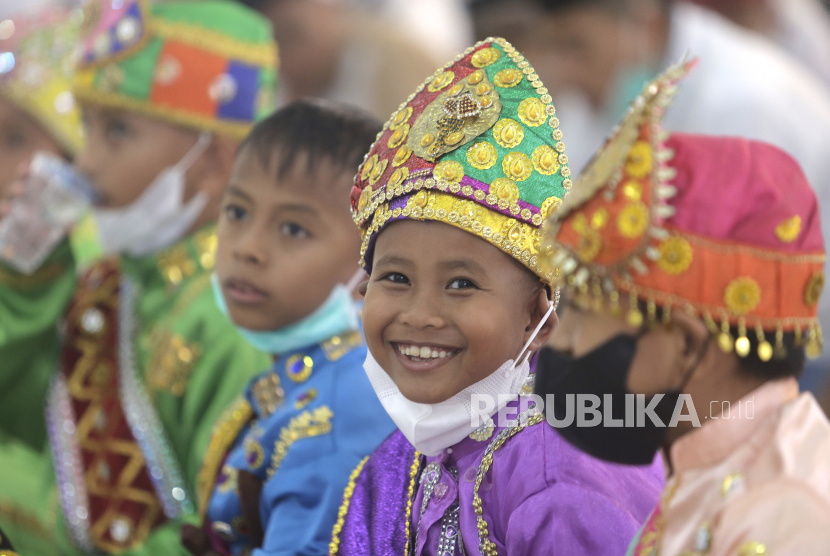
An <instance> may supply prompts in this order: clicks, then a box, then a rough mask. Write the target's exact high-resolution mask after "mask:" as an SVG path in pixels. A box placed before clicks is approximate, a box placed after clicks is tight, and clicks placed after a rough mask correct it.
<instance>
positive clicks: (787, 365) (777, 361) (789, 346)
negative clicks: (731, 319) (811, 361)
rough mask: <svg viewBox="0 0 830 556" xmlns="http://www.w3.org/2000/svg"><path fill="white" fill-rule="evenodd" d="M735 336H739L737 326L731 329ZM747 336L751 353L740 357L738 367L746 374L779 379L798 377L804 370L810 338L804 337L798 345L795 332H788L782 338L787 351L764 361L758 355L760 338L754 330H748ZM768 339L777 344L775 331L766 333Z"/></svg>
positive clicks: (764, 378)
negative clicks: (806, 347) (806, 348)
mask: <svg viewBox="0 0 830 556" xmlns="http://www.w3.org/2000/svg"><path fill="white" fill-rule="evenodd" d="M730 334H732V337H733V338H737V337H738V336H737V335H738V330H737V328H735V327H732V328H731V329H730ZM746 337H747V339H748V340H749V355H747V356H746V357H738V369H739V370H740V371H741V373H743V374H744V375H746V376H748V377H752V378H759V379H763V380H777V379H779V378H788V377H794V378H798V377H800V376H801V373H802V372H803V371H804V363H805V360H806V355H805V349H804V345H805V344H806V343H807V341H808V339H807V338H806V331H805V337H802V339H801V342H800V344H801V345H796V340H795V333H793V332H787V333H785V334H784V336H783V337H782V338H781V343H782V344H783V346H784V350H785V352H782V353H781V355H779V356H778V357H773V358H772V359H770V360H769V361H762V360H761V358H760V357H758V344H759V343H760V342H759V341H758V338H757V336H756V334H755V331H754V330H747V332H746ZM766 341H767V342H769V343H770V344H772V345H773V346H774V345H775V332H767V333H766Z"/></svg>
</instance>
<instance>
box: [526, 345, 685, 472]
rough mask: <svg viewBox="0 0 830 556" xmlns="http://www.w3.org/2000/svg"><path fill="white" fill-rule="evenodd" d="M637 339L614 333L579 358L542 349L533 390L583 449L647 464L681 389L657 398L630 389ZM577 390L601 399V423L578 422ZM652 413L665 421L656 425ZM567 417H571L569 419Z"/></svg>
mask: <svg viewBox="0 0 830 556" xmlns="http://www.w3.org/2000/svg"><path fill="white" fill-rule="evenodd" d="M638 339H639V338H638V337H633V336H627V335H622V336H616V337H614V338H612V339H611V340H609V341H608V342H606V343H605V344H603V345H601V346H600V347H598V348H597V349H595V350H594V351H592V352H590V353H588V354H586V355H584V356H583V357H580V358H578V359H574V358H573V357H570V356H567V355H563V354H561V353H559V352H557V351H555V350H550V349H545V350H543V351H542V352H540V355H539V363H538V366H537V371H536V388H535V393H536V394H537V395H538V396H540V397H541V398H542V399H543V400H545V412H546V414H547V419H548V422H549V423H550V424H551V425H552V426H554V427H555V428H556V429H557V430H558V432H559V434H561V435H562V437H564V438H565V439H566V440H567V441H568V442H570V443H571V444H573V445H574V446H576V447H577V448H579V449H580V450H582V451H583V452H585V453H587V454H590V455H591V456H594V457H596V458H599V459H603V460H606V461H611V462H615V463H624V464H631V465H646V464H649V463H651V462H652V461H653V460H654V456H655V454H656V452H657V450H658V449H659V448H660V447H661V446H662V445H663V442H664V439H665V436H666V432H667V431H668V428H667V426H668V424H669V421H670V420H671V417H672V414H673V413H674V410H675V406H676V405H677V401H678V399H679V397H680V393H681V392H680V391H672V392H666V393H664V394H663V395H662V397H661V398H660V399H659V400H657V399H656V397H657V396H659V395H660V394H655V395H652V396H648V397H646V396H642V395H639V396H635V395H634V394H632V393H631V392H630V391H629V390H628V387H627V380H628V373H629V369H630V367H631V361H632V360H633V359H634V354H635V353H636V352H637V340H638ZM690 374H691V373H690ZM548 394H553V397H552V398H551V397H548V396H547V395H548ZM577 394H589V395H593V396H596V397H597V398H598V399H599V401H600V405H599V406H597V407H596V410H598V411H599V413H600V414H601V415H602V422H601V423H598V424H596V425H595V426H577V425H578V419H577V417H578V414H579V411H578V406H579V403H578V398H577ZM608 395H610V398H609V397H608ZM638 398H639V399H638ZM595 399H596V398H595ZM609 399H610V401H611V407H610V408H609V407H608V404H607V402H608V401H609ZM626 402H627V404H628V405H627V406H626ZM568 406H570V408H569V407H568ZM638 406H639V407H638ZM646 409H649V410H650V411H646ZM609 410H610V411H609ZM569 414H570V415H569ZM651 415H654V416H656V417H657V418H658V419H659V421H661V422H662V423H663V425H664V426H662V427H661V426H658V425H657V424H656V423H655V422H654V421H653V420H652V419H651V418H650V416H651ZM609 416H610V417H611V419H609ZM569 417H572V419H570V423H569V424H568V420H569V419H568V418H569ZM589 421H590V420H589ZM557 422H558V423H557ZM586 424H589V423H586ZM609 424H610V425H611V426H609ZM634 425H637V426H634Z"/></svg>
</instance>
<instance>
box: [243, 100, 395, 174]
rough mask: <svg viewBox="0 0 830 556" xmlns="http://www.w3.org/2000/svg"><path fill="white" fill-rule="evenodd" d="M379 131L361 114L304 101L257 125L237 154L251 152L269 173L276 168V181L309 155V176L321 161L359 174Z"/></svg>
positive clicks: (377, 124) (334, 105) (343, 107)
mask: <svg viewBox="0 0 830 556" xmlns="http://www.w3.org/2000/svg"><path fill="white" fill-rule="evenodd" d="M381 129H382V125H381V123H380V122H379V121H378V120H377V119H376V118H374V117H373V116H371V115H369V114H367V113H366V112H363V111H362V110H359V109H357V108H352V107H350V106H346V105H344V104H339V103H335V102H330V101H324V100H317V99H304V100H298V101H295V102H292V103H291V104H289V105H287V106H285V107H284V108H280V109H279V110H277V111H276V112H274V113H273V114H271V115H270V116H268V117H267V118H265V119H264V120H262V121H261V122H259V123H258V124H256V125H255V126H254V128H253V129H252V130H251V133H249V134H248V136H247V137H246V138H245V139H243V140H242V142H241V143H240V144H239V152H240V153H241V152H243V150H245V149H252V150H253V152H254V153H255V154H256V155H257V156H258V158H259V162H260V163H261V164H262V167H263V168H265V169H267V170H270V169H271V168H273V166H274V165H276V173H277V179H280V178H282V177H284V176H285V175H286V174H287V173H288V172H290V171H291V170H292V169H294V166H295V165H296V164H297V161H298V157H300V156H301V155H302V154H306V155H307V156H306V164H307V166H308V168H307V171H308V173H310V174H313V173H314V171H315V168H317V166H318V165H319V163H320V161H321V159H325V160H328V161H329V162H331V163H333V164H334V166H335V167H337V168H342V169H343V171H344V172H345V171H348V172H351V173H352V174H355V173H357V169H358V167H359V166H360V163H361V162H362V161H363V157H364V155H365V154H366V153H367V152H368V151H369V149H370V148H371V146H372V143H374V141H375V139H376V138H377V135H378V133H380V131H381Z"/></svg>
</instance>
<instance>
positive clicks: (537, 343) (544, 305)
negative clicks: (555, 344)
mask: <svg viewBox="0 0 830 556" xmlns="http://www.w3.org/2000/svg"><path fill="white" fill-rule="evenodd" d="M550 304H551V301H550V300H549V299H548V294H547V291H545V288H541V289H540V290H539V292H538V293H537V294H536V297H535V299H534V300H533V301H532V306H531V311H532V314H531V319H530V324H528V326H527V328H526V329H525V342H526V341H527V340H528V339H529V338H530V335H531V334H533V331H534V330H536V327H537V326H539V322H540V321H541V320H542V319H543V318H545V314H547V312H548V309H550ZM558 323H559V317H558V316H556V311H551V313H550V316H549V317H548V319H547V320H546V321H545V324H543V325H542V328H540V329H539V333H538V334H536V337H535V338H533V341H532V342H530V345H529V346H528V348H527V349H528V351H539V350H540V349H542V347H543V346H544V345H545V344H546V343H547V342H548V338H550V335H551V334H552V333H553V329H554V328H555V327H556V325H557V324H558Z"/></svg>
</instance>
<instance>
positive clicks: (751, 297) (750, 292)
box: [723, 276, 761, 315]
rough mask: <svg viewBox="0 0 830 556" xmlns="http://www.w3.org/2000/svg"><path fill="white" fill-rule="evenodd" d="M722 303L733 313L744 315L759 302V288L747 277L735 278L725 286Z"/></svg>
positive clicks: (756, 283)
mask: <svg viewBox="0 0 830 556" xmlns="http://www.w3.org/2000/svg"><path fill="white" fill-rule="evenodd" d="M723 301H724V303H725V304H726V308H727V309H729V310H730V311H732V312H733V313H735V314H738V315H746V314H747V313H749V312H751V311H752V310H753V309H755V308H756V307H757V306H758V304H759V303H760V302H761V287H760V286H759V285H758V282H756V281H755V280H753V279H752V278H750V277H749V276H741V277H740V278H735V279H734V280H732V281H731V282H729V285H727V286H726V291H725V292H724V295H723Z"/></svg>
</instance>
